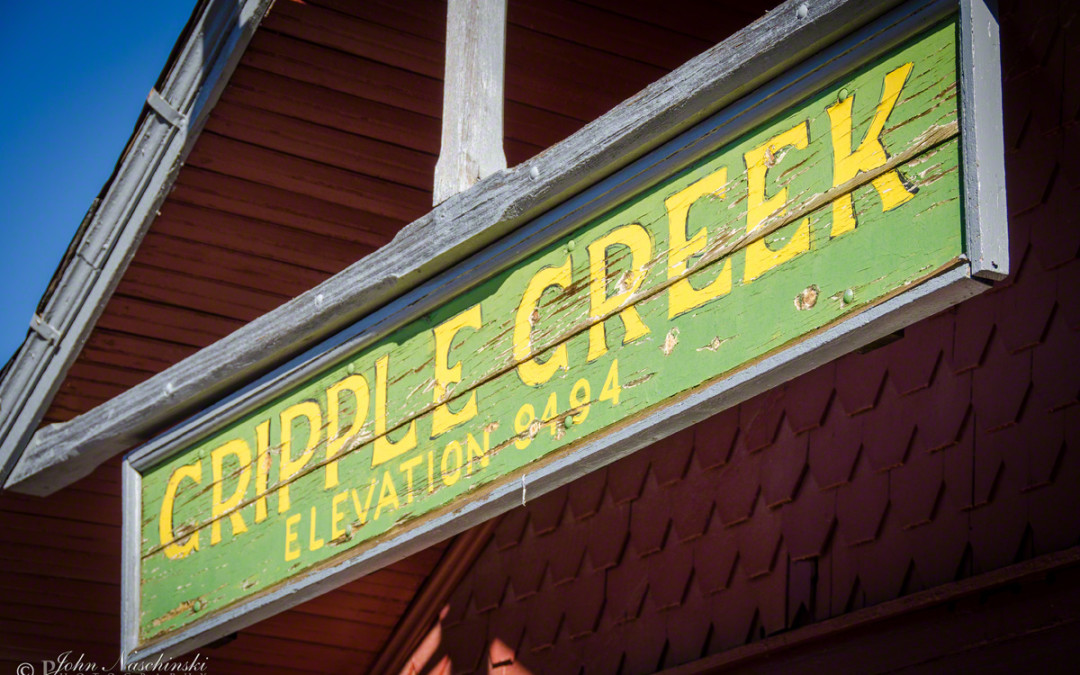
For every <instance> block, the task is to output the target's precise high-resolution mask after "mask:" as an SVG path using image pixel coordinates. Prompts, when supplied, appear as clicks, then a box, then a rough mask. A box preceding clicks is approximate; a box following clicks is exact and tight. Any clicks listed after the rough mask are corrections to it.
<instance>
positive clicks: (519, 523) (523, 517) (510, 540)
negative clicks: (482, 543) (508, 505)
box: [494, 508, 529, 551]
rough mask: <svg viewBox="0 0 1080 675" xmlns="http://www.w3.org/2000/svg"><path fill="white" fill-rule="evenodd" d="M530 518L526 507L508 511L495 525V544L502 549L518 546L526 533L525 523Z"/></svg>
mask: <svg viewBox="0 0 1080 675" xmlns="http://www.w3.org/2000/svg"><path fill="white" fill-rule="evenodd" d="M528 520H529V511H528V510H527V509H525V508H513V509H510V510H509V511H507V512H506V513H505V514H503V516H502V517H501V518H499V524H498V525H496V526H495V534H494V537H495V546H496V547H497V548H498V549H499V550H500V551H505V550H506V549H508V548H511V547H513V546H517V545H518V543H519V542H520V541H521V537H522V535H523V534H524V533H525V523H527V522H528Z"/></svg>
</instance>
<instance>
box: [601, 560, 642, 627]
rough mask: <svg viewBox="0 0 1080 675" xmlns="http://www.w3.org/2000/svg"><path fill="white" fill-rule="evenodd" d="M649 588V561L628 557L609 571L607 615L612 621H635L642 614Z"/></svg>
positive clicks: (617, 622)
mask: <svg viewBox="0 0 1080 675" xmlns="http://www.w3.org/2000/svg"><path fill="white" fill-rule="evenodd" d="M648 589H649V575H648V561H647V560H641V559H640V558H635V557H626V558H624V559H623V561H622V563H621V564H620V565H619V566H618V567H616V568H614V569H611V570H608V572H607V612H606V613H607V616H608V617H610V618H611V621H612V623H616V624H619V623H623V622H626V621H633V620H634V619H636V618H638V616H639V615H640V614H641V608H642V605H643V604H644V602H645V595H646V593H647V592H648Z"/></svg>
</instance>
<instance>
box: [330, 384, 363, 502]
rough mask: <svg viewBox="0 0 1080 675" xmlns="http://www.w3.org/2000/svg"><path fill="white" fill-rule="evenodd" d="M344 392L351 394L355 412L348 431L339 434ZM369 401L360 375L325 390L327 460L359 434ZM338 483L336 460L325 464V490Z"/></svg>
mask: <svg viewBox="0 0 1080 675" xmlns="http://www.w3.org/2000/svg"><path fill="white" fill-rule="evenodd" d="M344 391H348V392H350V393H351V394H352V396H353V401H354V402H355V403H356V412H355V413H354V414H353V423H352V426H350V427H349V430H348V431H346V432H344V433H341V431H340V429H341V427H340V424H341V393H342V392H344ZM369 400H370V395H369V393H368V383H367V380H365V379H364V378H363V377H362V376H360V375H350V376H348V377H346V378H345V379H344V380H341V381H340V382H338V383H337V384H335V385H333V386H332V387H330V388H328V389H327V390H326V414H327V417H328V419H329V422H328V426H327V429H326V458H327V459H330V458H331V457H333V456H335V455H336V454H338V453H339V452H341V449H342V448H343V447H345V442H346V441H348V440H349V439H350V438H352V437H353V436H355V435H356V434H358V433H360V428H361V427H362V426H364V422H365V421H366V420H367V410H368V401H369ZM339 482H340V481H339V480H338V463H337V460H334V461H332V462H327V464H326V484H325V487H326V489H327V490H329V489H330V488H334V487H337V485H338V483H339Z"/></svg>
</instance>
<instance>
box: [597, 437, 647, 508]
mask: <svg viewBox="0 0 1080 675" xmlns="http://www.w3.org/2000/svg"><path fill="white" fill-rule="evenodd" d="M648 471H649V452H648V451H647V450H639V451H638V452H635V453H634V454H632V455H630V456H628V457H624V458H622V459H620V460H619V461H618V462H615V463H614V464H612V465H611V466H609V467H608V482H607V485H608V492H610V493H611V496H612V497H613V498H614V499H615V503H616V504H622V503H625V502H629V501H632V500H634V499H637V498H638V495H640V494H641V488H642V486H643V485H644V484H645V474H647V473H648Z"/></svg>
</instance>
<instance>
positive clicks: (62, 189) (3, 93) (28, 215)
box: [0, 0, 195, 364]
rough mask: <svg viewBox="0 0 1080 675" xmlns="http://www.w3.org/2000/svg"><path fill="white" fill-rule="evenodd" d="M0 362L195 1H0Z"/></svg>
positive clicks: (22, 333)
mask: <svg viewBox="0 0 1080 675" xmlns="http://www.w3.org/2000/svg"><path fill="white" fill-rule="evenodd" d="M0 4H2V6H3V16H4V19H3V20H2V21H0V203H2V204H3V209H2V211H0V214H2V215H0V218H2V219H3V221H2V223H3V224H2V226H0V232H2V233H3V241H2V243H0V288H2V289H3V301H2V304H0V307H2V309H3V311H0V364H2V363H4V362H6V361H7V360H8V358H10V357H11V355H12V354H14V353H15V350H16V349H18V347H19V345H20V344H21V343H22V341H23V339H24V338H25V337H26V329H27V326H28V325H29V323H30V318H31V317H32V316H33V314H34V309H35V308H36V307H37V304H38V301H39V300H40V299H41V296H42V294H44V292H45V288H46V287H47V286H48V283H49V279H50V278H51V277H52V274H53V272H54V271H55V270H56V267H57V265H59V263H60V259H61V258H62V257H63V255H64V251H65V250H66V249H67V245H68V243H69V242H70V241H71V238H72V237H73V236H74V234H75V231H76V230H77V229H78V227H79V223H80V222H81V220H82V217H83V215H85V213H86V210H87V208H89V206H90V202H91V201H93V199H94V197H96V196H97V194H98V193H99V192H100V191H101V188H102V186H103V185H104V184H105V181H106V180H108V178H109V175H110V174H111V173H112V170H113V166H114V165H115V164H116V161H117V159H119V157H120V153H121V152H122V151H123V149H124V145H125V144H126V143H127V140H128V137H129V136H130V135H131V132H132V130H133V129H134V127H135V123H136V121H137V120H138V118H139V114H140V112H141V111H142V107H143V103H144V102H145V100H146V95H147V94H148V93H149V92H150V89H151V87H153V86H154V83H155V82H156V81H157V78H158V75H159V73H160V72H161V69H162V68H163V67H164V66H165V61H166V60H167V59H168V57H169V52H170V51H171V50H172V46H173V44H174V43H175V42H176V39H177V38H178V37H179V36H180V32H181V31H182V30H183V28H184V24H185V23H186V22H187V19H188V16H189V15H190V14H191V11H192V9H193V8H194V6H195V0H152V1H150V2H147V1H146V0H139V1H137V2H136V1H134V0H110V1H109V2H95V3H88V2H72V1H71V0H62V1H60V2H57V1H56V0H35V1H33V2H26V1H25V0H0Z"/></svg>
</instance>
